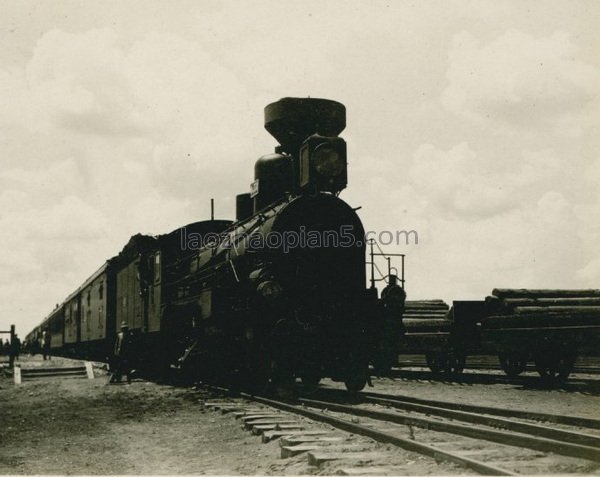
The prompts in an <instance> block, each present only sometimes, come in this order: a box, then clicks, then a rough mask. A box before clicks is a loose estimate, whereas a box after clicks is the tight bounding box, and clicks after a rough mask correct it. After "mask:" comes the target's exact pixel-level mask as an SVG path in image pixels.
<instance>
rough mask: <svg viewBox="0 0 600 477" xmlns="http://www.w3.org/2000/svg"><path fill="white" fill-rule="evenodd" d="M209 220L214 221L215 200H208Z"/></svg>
mask: <svg viewBox="0 0 600 477" xmlns="http://www.w3.org/2000/svg"><path fill="white" fill-rule="evenodd" d="M210 220H215V199H210Z"/></svg>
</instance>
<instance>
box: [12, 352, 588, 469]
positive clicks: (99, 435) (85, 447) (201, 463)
mask: <svg viewBox="0 0 600 477" xmlns="http://www.w3.org/2000/svg"><path fill="white" fill-rule="evenodd" d="M59 364H62V365H67V364H69V362H68V361H67V360H61V359H53V360H52V362H46V363H44V362H43V361H41V358H40V357H39V356H35V357H33V358H29V357H26V358H25V359H24V362H23V365H24V366H56V365H59ZM97 374H98V376H97V378H96V379H94V380H88V379H75V378H45V379H35V380H31V381H27V380H25V381H24V382H23V384H21V385H18V386H16V385H14V384H13V382H12V379H11V378H9V377H7V376H4V375H3V374H2V373H0V474H21V475H22V474H28V475H31V474H62V475H64V474H78V475H81V474H87V475H90V474H134V475H148V474H150V475H158V474H162V475H174V474H179V475H181V474H196V475H198V474H219V475H223V474H226V475H240V474H246V475H248V474H249V475H284V474H286V475H301V474H317V473H328V474H333V473H335V472H336V469H337V467H336V466H335V465H328V466H326V467H325V468H324V469H317V468H314V467H310V466H309V465H308V463H307V459H306V456H297V457H294V458H290V459H281V458H280V454H279V447H278V446H279V445H278V443H277V442H276V441H273V442H271V443H268V444H262V443H261V442H260V439H259V438H258V437H257V436H254V435H252V434H250V433H249V432H247V431H245V430H243V429H242V428H241V426H240V422H239V421H237V420H236V419H234V418H233V417H232V416H230V415H223V414H219V413H215V412H213V411H207V410H205V409H204V407H203V406H202V405H201V403H202V402H203V401H204V400H205V399H206V398H207V395H206V394H202V392H200V391H197V390H193V389H185V388H176V387H172V386H166V385H158V384H155V383H150V382H146V381H143V380H140V379H135V380H134V382H133V383H132V384H131V385H127V384H122V385H107V384H106V381H107V380H106V376H105V375H103V373H102V371H101V370H99V371H98V373H97ZM375 385H376V387H375V388H374V389H373V390H374V391H380V392H400V393H402V394H406V395H412V396H419V397H428V398H434V399H450V400H460V401H463V402H475V403H481V404H494V405H499V406H510V405H514V406H517V405H518V406H521V407H527V408H531V409H542V410H543V411H546V412H556V413H563V414H576V415H581V416H595V417H598V415H599V413H598V410H600V408H599V404H600V397H598V396H588V395H582V394H577V393H563V392H560V391H531V390H520V389H515V388H514V386H513V387H510V386H507V385H471V386H466V387H465V386H460V385H449V384H444V383H436V382H412V381H410V382H409V381H400V380H397V381H392V380H385V379H382V380H375ZM324 428H327V426H324ZM327 429H329V428H327ZM382 451H385V452H389V455H394V456H395V457H394V460H396V461H401V462H404V463H405V464H406V465H405V469H406V472H405V473H406V474H411V475H427V474H435V475H448V474H459V473H466V471H465V470H464V469H460V468H456V467H454V466H452V465H449V464H436V463H435V462H434V461H432V460H431V459H428V458H426V457H422V456H419V455H417V454H413V453H409V452H405V451H402V450H399V449H395V448H394V449H388V448H387V447H386V446H383V448H382ZM378 464H379V465H381V463H378ZM338 467H339V466H338Z"/></svg>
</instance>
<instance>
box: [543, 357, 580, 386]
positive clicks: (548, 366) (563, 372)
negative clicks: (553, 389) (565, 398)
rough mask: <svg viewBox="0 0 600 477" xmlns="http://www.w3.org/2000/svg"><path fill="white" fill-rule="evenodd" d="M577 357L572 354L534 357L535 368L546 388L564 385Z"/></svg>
mask: <svg viewBox="0 0 600 477" xmlns="http://www.w3.org/2000/svg"><path fill="white" fill-rule="evenodd" d="M576 358H577V355H576V354H575V353H573V352H569V351H565V352H562V353H561V352H554V353H549V352H548V353H541V354H539V355H537V356H536V357H535V368H536V370H537V372H538V373H539V375H540V376H541V377H542V381H543V382H544V383H545V384H546V385H548V386H556V385H560V384H562V383H564V382H565V381H566V380H567V378H568V377H569V374H571V371H572V370H573V366H574V365H575V359H576Z"/></svg>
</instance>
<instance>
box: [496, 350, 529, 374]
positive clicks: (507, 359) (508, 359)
mask: <svg viewBox="0 0 600 477" xmlns="http://www.w3.org/2000/svg"><path fill="white" fill-rule="evenodd" d="M498 361H499V362H500V367H501V368H502V371H504V372H505V373H506V375H507V376H510V377H513V378H514V377H515V376H518V375H519V374H521V373H522V372H523V371H525V368H526V367H527V356H520V355H517V354H508V353H506V354H505V353H501V354H499V355H498Z"/></svg>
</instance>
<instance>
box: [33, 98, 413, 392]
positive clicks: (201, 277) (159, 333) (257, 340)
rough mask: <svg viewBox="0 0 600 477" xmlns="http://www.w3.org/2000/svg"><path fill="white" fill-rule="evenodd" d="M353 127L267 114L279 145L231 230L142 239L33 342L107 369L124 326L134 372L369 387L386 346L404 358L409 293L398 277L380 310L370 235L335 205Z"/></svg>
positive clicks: (337, 115) (222, 223)
mask: <svg viewBox="0 0 600 477" xmlns="http://www.w3.org/2000/svg"><path fill="white" fill-rule="evenodd" d="M345 126H346V109H345V107H344V105H342V104H341V103H338V102H335V101H331V100H325V99H314V98H283V99H281V100H279V101H277V102H274V103H272V104H269V105H268V106H266V108H265V128H266V129H267V131H268V132H269V133H270V134H271V135H272V136H273V137H274V138H275V139H277V141H278V142H279V145H278V146H277V147H276V148H275V153H273V154H269V155H265V156H263V157H261V158H260V159H258V161H257V162H256V164H255V167H254V173H255V180H254V182H253V183H252V186H251V192H250V193H245V194H240V195H238V196H237V204H236V206H237V210H236V220H235V222H232V221H226V220H214V219H211V220H208V221H202V222H196V223H193V224H190V225H187V226H185V227H182V228H179V229H177V230H175V231H173V232H171V233H169V234H166V235H160V236H145V235H139V234H138V235H136V236H133V237H132V238H131V240H130V241H129V243H128V244H127V245H126V246H125V247H124V248H123V250H122V251H121V252H120V253H119V255H117V256H115V257H113V258H111V259H109V260H108V261H106V263H105V264H104V265H103V266H102V267H101V268H100V269H99V270H97V271H96V273H94V274H93V275H92V276H91V277H90V278H88V279H87V280H86V281H85V282H84V283H83V284H82V285H81V287H79V288H78V289H77V290H76V291H75V292H73V293H72V294H71V295H70V296H69V297H67V299H66V300H65V301H64V302H63V303H62V304H60V305H57V307H56V309H55V310H53V311H52V313H50V314H49V315H48V316H47V317H46V318H45V319H44V321H43V322H42V323H41V325H40V326H38V327H37V328H35V329H34V330H33V331H32V332H31V333H30V334H29V335H28V337H27V339H28V340H29V342H34V341H36V340H39V339H40V336H41V333H42V331H45V330H47V331H49V332H50V334H51V347H52V348H53V352H54V353H58V354H64V355H67V356H73V357H80V358H88V359H98V360H103V359H105V357H106V356H109V355H110V354H111V347H112V344H113V343H114V338H115V334H116V328H117V323H121V322H125V323H126V324H128V326H129V328H130V330H132V333H133V336H134V339H135V343H136V346H135V349H136V355H137V361H138V362H137V364H136V366H137V367H145V368H147V369H153V370H160V371H161V372H165V371H166V370H168V369H171V368H173V367H176V368H177V369H179V370H181V371H182V372H184V373H188V374H194V375H196V376H199V377H202V376H211V377H213V378H215V377H220V378H226V379H227V380H241V381H242V382H244V383H245V384H262V383H266V382H268V381H274V382H289V381H291V380H293V379H295V378H297V377H300V378H301V379H302V380H303V381H304V382H306V383H309V384H315V383H318V381H319V380H320V379H321V378H323V377H330V378H332V379H334V380H337V381H343V382H344V383H345V385H346V387H347V388H348V389H349V390H352V391H357V390H360V389H362V388H363V387H364V386H365V384H366V383H367V381H368V378H369V372H368V366H369V362H370V361H371V360H373V357H374V356H376V355H377V356H381V353H380V352H381V350H382V348H383V349H384V351H386V355H387V356H396V357H397V346H398V345H399V342H400V339H401V330H400V327H398V326H396V324H397V323H401V313H402V306H403V301H404V297H405V295H404V291H403V290H402V288H401V287H400V286H399V285H398V284H397V282H396V281H395V280H393V279H391V280H390V283H389V285H388V287H386V289H385V291H384V293H383V294H382V298H381V299H380V298H378V296H377V290H376V289H375V288H374V287H371V288H367V285H366V271H365V242H364V229H363V226H362V223H361V220H360V218H359V217H358V215H357V214H356V210H355V209H353V208H352V207H350V206H349V205H348V204H347V203H346V202H344V201H343V200H341V199H340V198H339V197H338V195H339V193H340V192H341V191H342V190H343V189H344V188H345V187H346V185H347V156H346V143H345V141H344V140H343V139H342V138H341V137H339V134H340V133H341V132H342V131H343V129H344V128H345ZM390 327H391V328H390ZM390 329H391V332H390ZM378 353H379V354H378Z"/></svg>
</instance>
